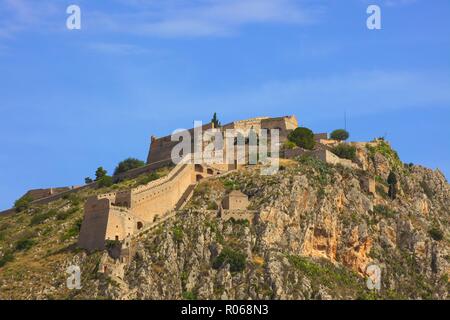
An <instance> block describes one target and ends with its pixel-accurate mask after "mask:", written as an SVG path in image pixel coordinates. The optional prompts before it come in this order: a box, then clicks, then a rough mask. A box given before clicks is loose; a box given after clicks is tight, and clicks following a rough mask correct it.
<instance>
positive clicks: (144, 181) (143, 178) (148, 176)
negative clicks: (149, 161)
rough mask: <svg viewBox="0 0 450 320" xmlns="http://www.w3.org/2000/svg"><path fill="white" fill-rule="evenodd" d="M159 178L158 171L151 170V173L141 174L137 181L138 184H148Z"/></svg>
mask: <svg viewBox="0 0 450 320" xmlns="http://www.w3.org/2000/svg"><path fill="white" fill-rule="evenodd" d="M159 178H160V176H159V174H157V173H156V172H151V173H148V174H145V175H142V176H139V178H138V179H137V181H136V185H143V184H147V183H150V182H152V181H154V180H157V179H159Z"/></svg>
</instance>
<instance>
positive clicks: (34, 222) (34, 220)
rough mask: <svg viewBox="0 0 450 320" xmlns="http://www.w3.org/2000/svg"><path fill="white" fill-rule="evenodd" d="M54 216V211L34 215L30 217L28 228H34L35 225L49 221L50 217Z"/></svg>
mask: <svg viewBox="0 0 450 320" xmlns="http://www.w3.org/2000/svg"><path fill="white" fill-rule="evenodd" d="M55 214H56V211H55V210H49V211H47V212H43V213H39V214H35V215H33V216H32V217H31V220H30V226H35V225H38V224H41V223H42V222H44V221H45V220H47V219H49V218H50V217H52V216H53V215H55Z"/></svg>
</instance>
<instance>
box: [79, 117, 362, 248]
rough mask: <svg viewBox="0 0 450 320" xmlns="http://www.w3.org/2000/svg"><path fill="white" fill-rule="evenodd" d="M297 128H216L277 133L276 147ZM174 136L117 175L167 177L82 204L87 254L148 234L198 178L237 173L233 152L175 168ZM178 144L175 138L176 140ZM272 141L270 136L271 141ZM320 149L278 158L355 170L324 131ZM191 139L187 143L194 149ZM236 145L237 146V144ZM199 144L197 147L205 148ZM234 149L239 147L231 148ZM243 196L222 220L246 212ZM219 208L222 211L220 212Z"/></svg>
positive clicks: (235, 197) (256, 123) (290, 122)
mask: <svg viewBox="0 0 450 320" xmlns="http://www.w3.org/2000/svg"><path fill="white" fill-rule="evenodd" d="M297 127H298V121H297V119H296V117H295V116H285V117H278V118H269V117H258V118H252V119H247V120H241V121H235V122H232V123H229V124H226V125H223V126H220V127H218V128H216V129H218V130H219V131H220V132H224V131H225V130H227V129H235V130H242V131H247V132H248V130H255V131H256V132H258V131H259V130H261V129H265V130H267V131H266V132H269V133H270V131H271V130H274V129H276V131H277V132H278V133H279V135H278V136H277V141H276V143H278V147H279V146H281V145H282V144H283V143H284V142H286V141H287V140H288V135H289V133H290V132H292V131H293V130H295V129H296V128H297ZM196 129H202V130H208V129H214V123H209V124H206V125H203V126H202V127H201V128H192V129H189V130H186V131H187V132H188V133H190V134H193V133H194V131H195V130H196ZM173 140H174V139H173V137H172V136H165V137H162V138H156V137H154V136H152V138H151V144H150V149H149V152H148V157H147V165H146V166H144V167H141V168H137V169H133V170H130V171H127V172H125V173H123V174H121V175H118V176H116V177H115V178H116V179H125V178H134V177H137V176H139V175H141V174H145V173H150V172H153V171H155V170H156V169H158V168H161V167H172V169H171V171H170V172H169V174H168V175H166V176H164V177H162V178H159V179H157V180H154V181H151V182H149V183H147V184H145V185H142V186H138V187H135V188H131V189H129V190H120V191H116V192H110V193H106V194H102V195H97V196H94V197H91V198H89V199H88V200H87V201H86V203H85V206H84V219H83V222H82V226H81V230H80V236H79V240H78V245H79V246H80V247H81V248H85V249H87V250H91V251H92V250H103V249H105V247H106V246H107V243H108V241H112V242H114V243H116V244H117V243H121V244H122V248H127V247H128V246H129V245H130V243H131V240H132V239H133V237H135V236H136V235H138V234H139V233H140V232H141V231H143V230H147V229H149V228H151V227H153V226H155V225H157V224H159V223H161V222H162V221H164V220H166V219H168V218H170V217H171V216H173V215H174V214H175V212H176V211H177V210H180V209H182V208H183V207H184V205H185V204H186V203H187V202H188V201H189V199H190V197H191V196H192V194H193V191H194V189H195V186H196V184H197V183H198V182H199V181H201V180H202V179H207V178H210V177H217V176H220V175H223V174H227V173H228V172H230V171H233V170H237V169H239V167H240V166H242V165H243V164H241V163H238V161H237V158H236V157H237V154H233V156H234V157H235V158H234V161H233V162H231V163H205V162H201V163H198V162H192V161H191V160H192V154H185V155H183V157H184V158H183V161H181V162H180V163H178V164H176V165H175V166H174V163H173V161H172V157H171V156H172V150H173V149H174V148H175V147H176V145H177V144H178V143H179V141H173ZM175 140H176V139H175ZM269 140H270V137H269ZM315 140H316V142H317V145H318V147H317V148H316V149H315V150H314V151H306V150H303V149H301V148H294V149H292V150H285V151H284V152H283V154H282V156H284V157H286V158H292V157H296V156H299V155H302V154H304V153H309V154H310V155H311V156H314V157H316V158H319V159H321V160H323V161H326V162H328V163H333V164H336V163H340V164H342V165H346V166H355V164H353V163H352V162H351V161H350V160H345V159H340V158H338V157H337V156H335V155H334V154H332V153H331V152H330V151H329V150H328V149H327V145H329V144H332V143H333V142H335V141H332V140H328V135H327V134H326V133H320V134H315ZM193 143H194V142H193V141H191V144H192V145H193ZM235 144H236V142H235ZM205 147H206V146H205V144H202V146H201V148H205ZM233 148H234V149H236V148H237V146H236V145H235V146H234V147H233ZM248 155H249V153H248V141H246V142H245V158H246V159H248ZM247 205H248V200H247V196H246V195H244V194H242V193H239V192H235V193H231V194H229V196H228V197H227V199H224V208H222V207H221V211H222V216H227V215H228V216H229V217H235V216H236V212H239V211H244V210H246V209H247V208H246V206H247ZM222 209H223V210H222Z"/></svg>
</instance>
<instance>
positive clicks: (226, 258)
mask: <svg viewBox="0 0 450 320" xmlns="http://www.w3.org/2000/svg"><path fill="white" fill-rule="evenodd" d="M246 261H247V257H246V255H245V254H243V253H241V252H238V251H235V250H233V249H231V248H229V247H225V248H224V249H223V250H222V252H221V253H220V254H219V255H218V256H217V257H216V258H215V259H214V261H213V268H214V269H219V268H221V267H222V266H224V265H225V264H229V265H230V271H231V272H241V271H243V270H244V269H245V265H246Z"/></svg>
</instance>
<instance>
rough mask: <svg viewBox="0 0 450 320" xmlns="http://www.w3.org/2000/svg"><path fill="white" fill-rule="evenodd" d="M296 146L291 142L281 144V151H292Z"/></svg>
mask: <svg viewBox="0 0 450 320" xmlns="http://www.w3.org/2000/svg"><path fill="white" fill-rule="evenodd" d="M296 146H297V145H296V144H295V143H294V142H292V141H286V142H284V143H283V147H282V148H283V149H284V150H290V149H294V148H295V147H296Z"/></svg>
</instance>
